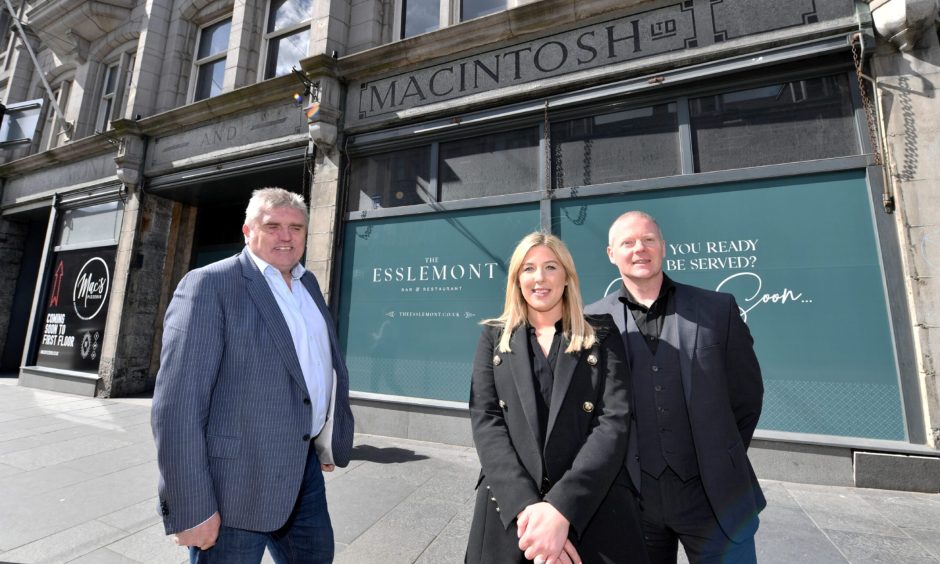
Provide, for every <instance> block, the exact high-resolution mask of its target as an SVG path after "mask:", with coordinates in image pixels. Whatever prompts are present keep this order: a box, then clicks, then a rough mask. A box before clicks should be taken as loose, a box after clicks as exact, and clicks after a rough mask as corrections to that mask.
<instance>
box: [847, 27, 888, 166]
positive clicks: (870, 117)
mask: <svg viewBox="0 0 940 564" xmlns="http://www.w3.org/2000/svg"><path fill="white" fill-rule="evenodd" d="M862 41H864V39H863V38H862V35H861V34H860V33H856V34H855V35H854V36H853V37H852V60H853V61H854V62H855V76H856V77H857V78H858V92H859V94H860V95H861V97H862V108H863V109H864V111H865V121H866V122H867V123H868V136H869V138H870V140H871V148H872V151H874V152H875V155H874V157H875V164H876V165H881V164H882V160H881V144H880V143H878V133H877V125H876V123H875V111H874V108H873V107H872V102H871V98H869V97H868V89H867V88H865V75H864V74H863V73H862V60H861V55H860V52H861V49H862V47H861V43H862ZM874 88H875V86H874V84H872V90H874Z"/></svg>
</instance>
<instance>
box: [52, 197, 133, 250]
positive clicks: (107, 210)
mask: <svg viewBox="0 0 940 564" xmlns="http://www.w3.org/2000/svg"><path fill="white" fill-rule="evenodd" d="M123 210H124V208H123V206H122V204H121V203H120V202H116V201H115V202H107V203H104V204H98V205H95V206H89V207H86V208H78V209H70V210H66V211H65V212H64V213H63V214H62V229H61V230H60V232H59V240H58V245H90V244H96V245H110V244H113V243H116V242H117V240H118V236H119V235H120V233H121V218H122V212H123ZM56 248H58V247H56Z"/></svg>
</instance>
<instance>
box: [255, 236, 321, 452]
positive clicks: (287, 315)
mask: <svg viewBox="0 0 940 564" xmlns="http://www.w3.org/2000/svg"><path fill="white" fill-rule="evenodd" d="M245 251H246V252H247V253H248V256H250V257H251V260H252V261H253V262H254V263H255V264H256V265H257V266H258V270H260V271H261V273H262V274H263V275H264V279H265V280H266V281H267V282H268V287H270V288H271V293H272V294H274V299H275V300H276V301H277V305H278V307H279V308H280V309H281V313H282V314H283V316H284V321H286V322H287V327H288V329H290V334H291V338H292V340H293V341H294V350H295V351H297V360H299V361H300V369H301V370H302V371H303V374H304V382H305V383H306V384H307V392H308V393H309V394H310V403H311V407H312V409H313V422H312V426H311V432H310V436H311V437H315V436H317V435H318V434H320V430H321V429H323V424H324V423H325V422H326V417H327V413H328V412H329V409H330V398H331V397H332V393H333V390H332V387H333V355H332V353H331V352H330V336H329V333H328V332H327V328H326V320H324V319H323V314H321V313H320V308H318V307H317V304H316V302H314V301H313V297H312V296H311V295H310V292H308V291H307V288H306V287H305V286H304V285H303V283H302V282H301V281H300V277H301V276H303V275H304V273H305V272H306V271H307V269H305V268H304V267H303V265H301V264H300V263H297V264H296V265H295V266H294V268H292V269H291V285H290V287H288V286H287V282H285V281H284V277H283V276H281V273H280V272H279V271H278V270H277V269H276V268H274V267H273V266H271V265H270V264H268V263H266V262H265V261H263V260H261V259H260V258H258V257H257V256H255V254H254V253H252V252H251V250H250V249H248V248H247V247H246V248H245Z"/></svg>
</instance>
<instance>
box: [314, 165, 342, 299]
mask: <svg viewBox="0 0 940 564" xmlns="http://www.w3.org/2000/svg"><path fill="white" fill-rule="evenodd" d="M339 158H340V153H339V151H338V150H337V149H336V148H335V147H330V148H327V149H326V150H324V149H321V148H318V149H317V156H316V160H315V162H314V167H313V170H314V181H313V187H312V189H311V193H310V229H309V230H308V233H307V264H306V266H307V268H308V269H310V271H311V272H313V274H314V275H316V277H317V280H318V281H319V282H320V287H321V288H322V289H323V296H324V297H325V298H326V300H327V302H329V300H330V294H331V288H330V282H331V280H332V276H333V260H334V258H335V256H336V231H337V230H338V229H339V228H340V226H339V225H337V222H336V206H337V205H338V203H339V202H337V201H336V189H337V185H338V181H339Z"/></svg>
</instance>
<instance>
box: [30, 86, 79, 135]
mask: <svg viewBox="0 0 940 564" xmlns="http://www.w3.org/2000/svg"><path fill="white" fill-rule="evenodd" d="M72 82H74V78H62V79H60V80H59V81H57V82H56V83H55V85H54V86H52V94H53V96H54V97H55V101H56V104H58V105H59V108H60V109H61V110H62V111H63V112H65V111H67V107H68V101H69V96H70V95H71V94H72ZM42 98H44V99H46V100H48V97H47V95H46V93H45V90H43V93H42ZM45 106H46V108H45V115H44V116H43V121H42V128H41V129H40V133H39V146H38V149H37V151H36V152H37V153H43V152H45V151H51V150H52V149H55V148H57V147H61V146H62V145H64V144H65V142H66V141H68V138H65V139H63V140H61V141H59V138H60V137H62V136H64V135H66V133H67V132H66V131H65V129H64V127H63V124H61V123H59V122H58V121H57V119H56V117H57V116H56V111H55V107H54V106H53V104H52V102H51V101H49V103H48V104H45ZM63 119H65V118H64V117H63Z"/></svg>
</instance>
